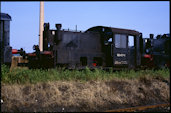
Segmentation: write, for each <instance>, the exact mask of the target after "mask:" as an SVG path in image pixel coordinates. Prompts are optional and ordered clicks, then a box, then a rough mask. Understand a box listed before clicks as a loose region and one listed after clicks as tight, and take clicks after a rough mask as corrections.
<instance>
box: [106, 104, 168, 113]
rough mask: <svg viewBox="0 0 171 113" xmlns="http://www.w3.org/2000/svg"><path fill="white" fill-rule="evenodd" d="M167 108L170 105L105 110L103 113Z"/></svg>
mask: <svg viewBox="0 0 171 113" xmlns="http://www.w3.org/2000/svg"><path fill="white" fill-rule="evenodd" d="M167 106H170V103H167V104H157V105H146V106H138V107H130V108H123V109H114V110H107V111H105V112H133V111H142V110H146V109H152V108H157V107H167Z"/></svg>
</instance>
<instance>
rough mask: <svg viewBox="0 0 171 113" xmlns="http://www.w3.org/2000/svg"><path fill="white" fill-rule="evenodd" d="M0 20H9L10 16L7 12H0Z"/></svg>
mask: <svg viewBox="0 0 171 113" xmlns="http://www.w3.org/2000/svg"><path fill="white" fill-rule="evenodd" d="M0 20H8V21H11V16H10V15H8V14H7V13H0Z"/></svg>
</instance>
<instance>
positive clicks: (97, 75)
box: [1, 65, 170, 84]
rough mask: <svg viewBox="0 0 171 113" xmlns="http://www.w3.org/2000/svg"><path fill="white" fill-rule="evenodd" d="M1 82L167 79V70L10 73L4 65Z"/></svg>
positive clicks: (54, 70) (59, 70) (18, 71)
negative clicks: (146, 77) (158, 77)
mask: <svg viewBox="0 0 171 113" xmlns="http://www.w3.org/2000/svg"><path fill="white" fill-rule="evenodd" d="M1 69H2V70H1V71H2V75H1V82H2V83H9V84H13V83H18V84H24V83H37V82H47V81H58V80H75V81H78V80H79V81H89V80H110V79H113V78H128V79H134V78H138V77H140V76H161V77H165V78H167V77H169V75H170V71H169V69H161V70H140V71H134V70H125V71H115V72H113V71H112V70H109V71H105V70H102V69H95V70H93V71H91V70H90V69H89V68H88V67H87V68H86V69H85V70H81V71H79V70H65V69H63V68H56V69H48V70H43V69H35V70H32V69H23V68H17V69H13V70H11V71H10V69H9V67H7V66H6V65H1Z"/></svg>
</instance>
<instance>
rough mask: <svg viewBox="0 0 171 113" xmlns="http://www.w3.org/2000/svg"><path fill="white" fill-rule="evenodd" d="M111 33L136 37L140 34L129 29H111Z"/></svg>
mask: <svg viewBox="0 0 171 113" xmlns="http://www.w3.org/2000/svg"><path fill="white" fill-rule="evenodd" d="M111 29H112V32H113V33H122V34H129V35H138V34H140V32H138V31H135V30H131V29H121V28H111Z"/></svg>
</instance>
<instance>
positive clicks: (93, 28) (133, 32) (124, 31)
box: [86, 26, 140, 35]
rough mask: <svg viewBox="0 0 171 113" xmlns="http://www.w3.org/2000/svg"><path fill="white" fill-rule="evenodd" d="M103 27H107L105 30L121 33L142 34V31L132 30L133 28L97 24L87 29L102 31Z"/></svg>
mask: <svg viewBox="0 0 171 113" xmlns="http://www.w3.org/2000/svg"><path fill="white" fill-rule="evenodd" d="M102 28H105V29H106V30H105V31H110V32H113V33H119V34H128V35H139V34H140V32H138V31H135V30H131V29H121V28H114V27H106V26H95V27H92V28H89V29H88V30H87V31H98V32H101V31H102ZM87 31H86V32H87Z"/></svg>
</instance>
